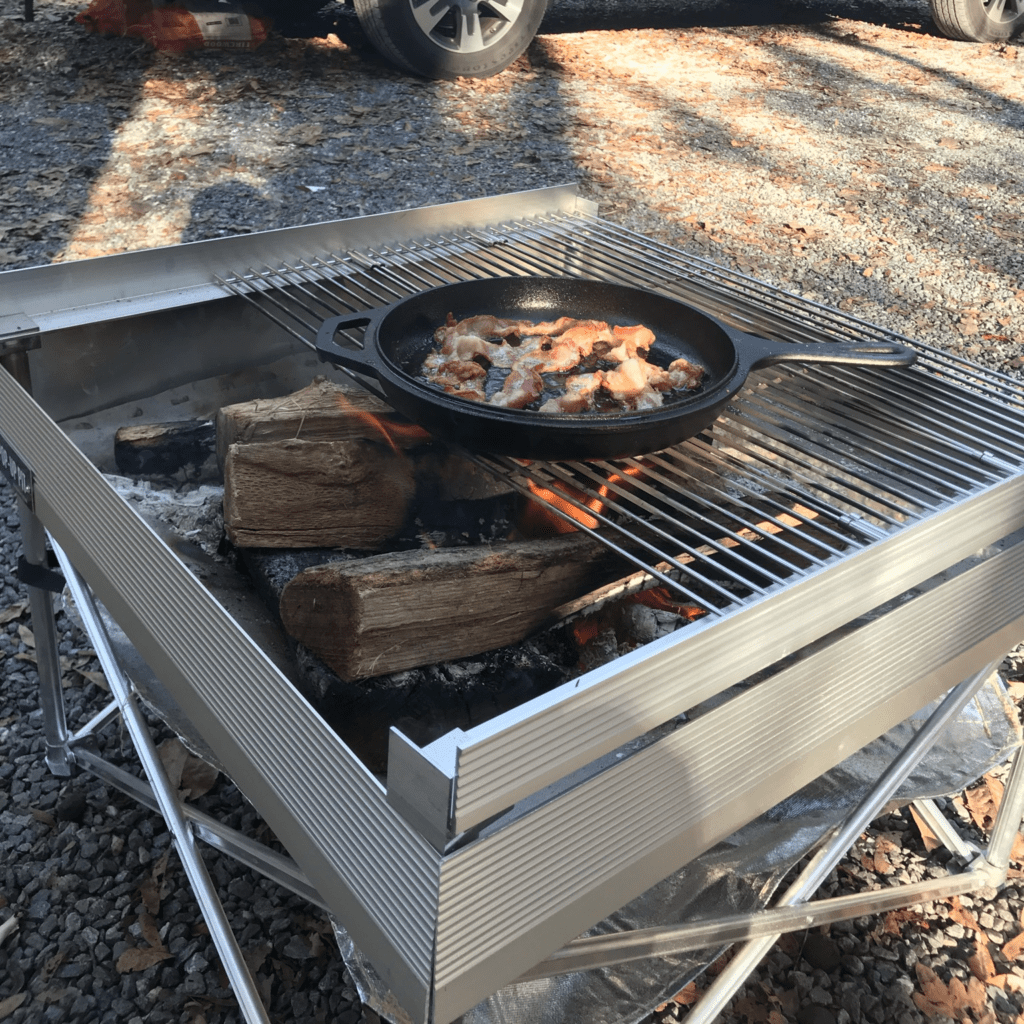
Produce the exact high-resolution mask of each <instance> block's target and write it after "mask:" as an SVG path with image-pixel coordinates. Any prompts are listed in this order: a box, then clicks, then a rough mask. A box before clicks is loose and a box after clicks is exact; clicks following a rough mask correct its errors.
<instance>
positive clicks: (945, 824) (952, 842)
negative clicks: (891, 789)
mask: <svg viewBox="0 0 1024 1024" xmlns="http://www.w3.org/2000/svg"><path fill="white" fill-rule="evenodd" d="M912 806H913V808H914V810H915V811H917V813H918V814H919V815H920V816H921V817H922V818H923V819H924V823H925V824H926V825H927V826H928V827H929V828H930V829H931V830H932V831H933V832H934V833H935V838H936V839H938V840H939V842H940V843H942V845H943V846H944V847H945V848H946V849H947V850H949V852H950V853H952V854H954V855H955V856H957V857H959V858H960V859H961V860H962V861H965V862H967V861H971V860H973V859H974V858H975V857H977V856H978V854H979V853H981V852H982V850H981V847H980V846H978V844H977V843H975V842H973V841H972V840H970V839H965V838H964V837H963V836H962V835H960V832H959V830H958V829H957V827H956V826H955V825H954V824H953V823H952V822H951V821H950V820H949V819H948V818H947V817H946V816H945V815H944V814H943V813H942V811H940V810H939V809H938V807H936V806H935V801H934V800H915V801H914V803H913V804H912Z"/></svg>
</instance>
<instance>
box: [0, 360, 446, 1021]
mask: <svg viewBox="0 0 1024 1024" xmlns="http://www.w3.org/2000/svg"><path fill="white" fill-rule="evenodd" d="M0 433H2V434H3V436H4V437H5V438H6V439H7V441H8V442H9V443H10V444H11V445H12V446H13V447H14V449H15V450H16V451H17V453H18V454H19V455H20V456H21V457H22V458H23V459H24V460H25V461H26V462H27V463H28V464H29V466H30V467H31V469H32V470H33V472H34V475H35V511H36V513H37V515H38V516H39V518H40V519H41V520H42V522H43V524H44V525H45V526H46V528H47V529H48V530H50V531H51V533H52V534H53V536H54V537H55V539H56V540H57V542H58V543H59V544H60V545H61V547H62V548H63V549H64V550H65V551H66V552H67V553H68V555H69V557H70V558H71V560H72V562H73V564H74V565H75V567H76V568H77V569H78V570H79V571H80V572H81V573H82V575H83V576H84V577H85V578H86V580H87V581H88V582H89V585H90V586H91V587H92V588H93V589H94V591H95V592H96V594H97V595H98V597H99V598H100V599H101V600H102V601H103V603H104V604H105V605H106V606H107V608H108V609H109V610H110V612H111V614H112V615H113V616H114V618H115V620H116V621H117V622H118V624H119V625H120V626H121V628H122V629H123V630H124V632H125V633H126V634H127V635H128V637H129V638H130V639H131V641H132V643H133V644H134V645H135V646H136V648H137V649H138V651H139V652H140V654H141V655H142V656H143V657H144V658H145V660H146V662H147V663H148V664H149V665H150V666H151V667H152V668H153V670H154V671H155V672H156V673H157V675H158V676H159V678H160V679H161V681H162V682H163V683H164V684H165V685H166V686H167V688H168V690H170V692H171V693H172V695H173V696H174V698H175V699H176V700H177V701H178V703H179V704H180V705H181V706H182V707H183V708H184V709H185V710H186V712H187V714H188V715H189V717H190V719H191V720H192V722H193V723H194V724H195V726H196V727H197V729H198V730H199V731H200V733H201V735H202V736H203V738H204V739H205V740H206V742H207V743H209V744H210V746H211V747H212V748H213V749H214V751H215V752H216V754H217V756H218V758H219V759H220V760H221V762H222V763H223V764H224V765H225V766H226V768H227V769H228V771H229V773H230V774H231V776H232V777H233V779H234V780H236V782H237V783H238V784H239V785H240V787H241V789H242V790H243V792H244V793H245V794H246V796H247V797H248V798H249V799H250V800H251V801H252V802H253V804H254V805H255V806H256V808H257V809H258V810H259V811H260V813H261V814H262V815H263V816H264V817H265V818H266V820H267V822H268V823H269V824H270V825H271V827H272V828H273V829H274V831H275V833H276V834H277V835H278V837H279V838H280V839H281V841H282V842H283V843H284V844H285V845H286V846H287V847H288V850H289V852H290V853H291V854H292V855H293V856H294V857H295V859H296V861H297V862H298V863H299V865H300V866H301V867H302V869H303V870H304V871H305V873H306V875H307V877H308V878H309V880H310V881H311V882H312V884H313V885H314V886H315V887H316V889H317V890H318V891H319V892H320V894H321V895H322V896H323V897H324V900H325V901H326V902H327V903H328V905H329V906H330V907H331V909H332V910H333V911H334V912H335V913H336V915H337V916H338V918H339V920H340V921H341V922H342V923H343V924H344V926H345V927H346V928H347V929H348V930H349V931H350V932H351V934H352V935H353V937H354V938H355V939H356V941H357V942H358V943H359V945H360V946H361V947H362V948H363V949H364V950H365V951H366V953H367V955H368V956H369V957H370V958H371V960H372V961H373V963H374V966H375V967H376V968H377V969H378V971H379V972H380V973H381V975H382V976H383V977H384V978H385V980H386V981H387V983H388V984H389V986H390V987H391V988H392V990H393V991H394V993H395V995H396V997H397V998H398V999H399V1000H400V1002H401V1003H402V1004H403V1006H404V1007H405V1008H406V1010H407V1011H408V1012H409V1013H410V1014H411V1015H412V1016H413V1017H414V1019H416V1020H418V1021H425V1020H426V1018H427V1014H428V1012H429V1011H428V1005H429V1002H428V1001H429V989H430V983H431V977H432V961H433V943H434V929H435V920H436V905H437V885H438V873H439V859H438V856H437V854H436V853H435V852H434V851H433V850H432V849H431V848H430V846H429V845H428V844H427V843H426V842H425V841H424V840H423V839H422V838H420V836H419V835H418V834H417V833H416V832H415V831H413V830H412V829H411V828H410V827H409V826H408V825H407V824H406V823H405V822H404V821H403V820H402V819H401V818H400V817H399V816H398V814H397V813H396V812H395V811H394V810H393V809H392V808H390V807H389V806H388V804H387V802H386V800H385V794H384V791H383V789H382V787H381V786H380V785H379V784H378V783H377V782H376V780H375V779H373V777H372V776H371V775H370V774H369V773H368V772H367V771H366V769H365V768H363V766H362V765H361V764H360V763H359V762H358V761H357V759H356V758H355V757H354V756H353V755H352V754H351V752H350V751H349V750H348V749H347V748H346V747H345V746H344V744H343V743H342V742H341V741H340V740H339V739H338V738H337V736H336V735H335V734H334V732H333V731H332V730H331V729H330V728H329V727H328V726H327V725H326V723H324V722H323V720H322V719H321V718H320V717H319V716H318V715H317V714H316V712H315V711H314V710H313V709H312V708H311V707H310V705H309V704H308V703H307V702H306V701H305V699H304V698H303V697H302V696H301V695H300V694H299V693H298V691H297V690H295V689H294V687H292V685H291V684H290V683H289V682H288V680H287V679H286V678H285V677H284V676H283V675H282V674H281V673H280V672H279V671H278V670H277V669H276V667H275V666H274V665H273V663H272V662H271V661H270V660H269V658H268V657H267V656H266V655H265V654H264V652H263V651H262V650H261V649H260V648H259V647H258V646H257V645H256V644H255V643H254V642H253V641H252V640H251V639H250V638H249V637H248V636H247V635H246V634H245V633H244V631H242V629H241V628H240V627H239V626H238V625H237V624H236V623H235V622H234V620H233V619H232V618H231V617H230V616H229V615H228V613H227V612H226V611H225V610H224V608H223V607H222V606H221V605H220V604H219V603H218V602H217V601H216V600H215V599H214V598H213V597H212V596H211V595H210V594H209V592H208V591H207V590H206V589H205V588H204V587H203V586H202V584H201V583H200V582H199V581H198V580H197V579H196V578H195V577H194V576H193V575H192V574H191V573H190V572H189V571H188V569H187V568H186V567H185V566H184V565H183V564H182V563H181V562H180V561H179V560H178V559H177V557H176V556H175V555H174V554H173V553H172V552H171V551H170V549H169V548H167V547H166V546H165V545H164V544H163V543H162V542H161V541H160V540H159V539H158V538H157V537H156V535H155V534H154V533H152V531H151V530H150V529H149V527H148V526H146V524H145V523H144V522H143V521H142V520H141V519H140V518H139V517H138V516H137V515H136V514H135V512H134V511H132V510H131V509H130V508H129V506H128V505H127V504H126V503H125V502H124V501H123V500H122V499H121V498H120V497H119V496H118V495H117V494H116V493H115V492H114V491H113V490H112V489H111V488H110V486H109V485H108V484H107V482H106V481H105V480H104V479H103V477H102V475H101V474H100V473H99V472H98V471H97V470H96V469H95V468H94V467H93V466H92V464H91V463H90V462H89V461H88V459H86V457H85V456H84V455H83V454H82V453H81V452H80V451H79V450H78V449H77V448H76V447H75V446H74V444H72V442H71V441H70V440H69V439H68V438H67V436H66V435H65V434H64V433H63V432H62V431H61V430H60V429H59V427H57V425H56V424H55V423H54V422H53V421H52V420H51V419H50V418H49V417H48V416H47V415H46V413H45V412H44V410H43V409H41V408H40V407H39V405H38V404H37V403H35V402H34V401H33V400H32V399H31V398H30V397H29V396H28V395H27V394H26V393H25V392H24V391H23V390H22V388H21V387H20V386H19V385H18V384H17V383H15V381H14V380H13V378H12V377H10V375H9V374H7V373H6V372H3V373H0ZM382 852H383V854H384V855H382Z"/></svg>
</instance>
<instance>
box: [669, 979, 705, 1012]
mask: <svg viewBox="0 0 1024 1024" xmlns="http://www.w3.org/2000/svg"><path fill="white" fill-rule="evenodd" d="M699 998H700V991H699V990H698V988H697V983H696V982H695V981H691V982H690V984H689V985H687V986H686V988H684V989H683V990H682V991H681V992H677V993H676V994H675V995H674V996H673V997H672V1002H674V1003H678V1004H679V1005H680V1006H693V1004H694V1003H695V1002H697V1000H698V999H699Z"/></svg>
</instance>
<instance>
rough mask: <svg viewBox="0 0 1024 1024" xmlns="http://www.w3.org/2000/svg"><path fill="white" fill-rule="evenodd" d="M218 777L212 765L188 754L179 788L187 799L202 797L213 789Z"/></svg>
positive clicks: (217, 772) (218, 773)
mask: <svg viewBox="0 0 1024 1024" xmlns="http://www.w3.org/2000/svg"><path fill="white" fill-rule="evenodd" d="M218 775H220V772H219V771H218V770H217V769H216V768H214V767H213V765H212V764H207V762H206V761H204V760H203V759H202V758H201V757H193V756H192V755H191V754H190V755H189V756H188V758H187V759H186V761H185V767H184V768H183V769H182V772H181V788H182V789H183V790H185V791H187V795H188V796H189V797H198V796H203V795H204V794H206V793H209V792H210V790H211V789H213V787H214V785H215V784H216V782H217V776H218Z"/></svg>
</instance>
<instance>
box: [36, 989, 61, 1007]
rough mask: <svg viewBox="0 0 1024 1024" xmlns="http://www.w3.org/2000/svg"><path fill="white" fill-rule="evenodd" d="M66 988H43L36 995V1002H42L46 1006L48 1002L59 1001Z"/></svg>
mask: <svg viewBox="0 0 1024 1024" xmlns="http://www.w3.org/2000/svg"><path fill="white" fill-rule="evenodd" d="M67 994H68V990H67V989H66V988H44V989H43V991H42V992H40V993H39V994H38V995H37V996H36V1002H37V1003H42V1004H43V1006H46V1005H47V1004H48V1003H59V1002H60V1001H61V1000H62V999H63V998H64V997H65V996H66V995H67Z"/></svg>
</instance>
